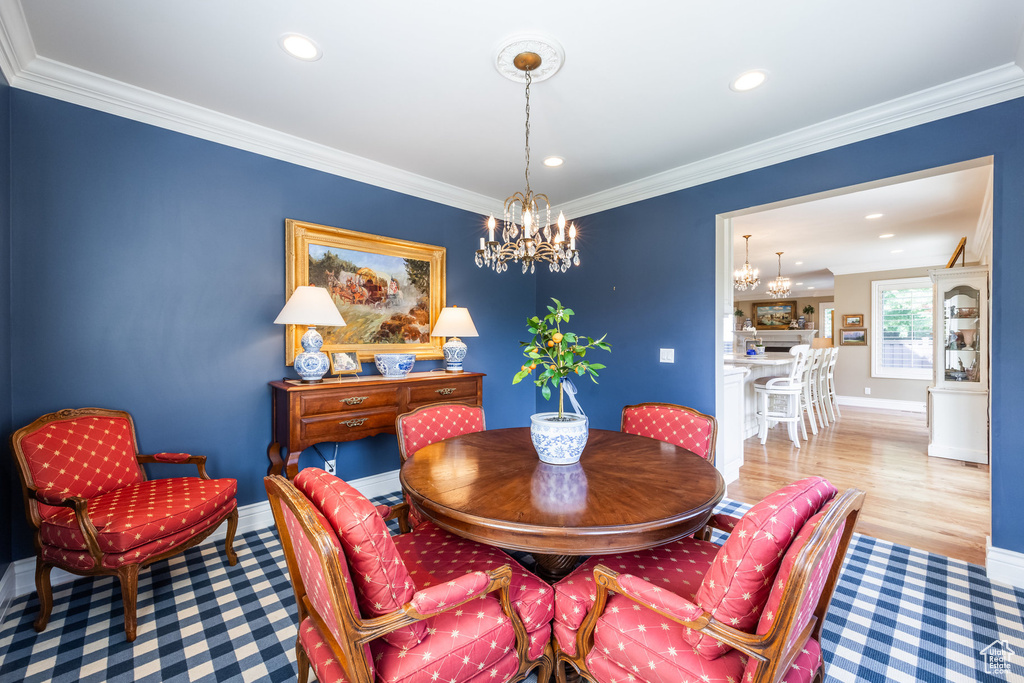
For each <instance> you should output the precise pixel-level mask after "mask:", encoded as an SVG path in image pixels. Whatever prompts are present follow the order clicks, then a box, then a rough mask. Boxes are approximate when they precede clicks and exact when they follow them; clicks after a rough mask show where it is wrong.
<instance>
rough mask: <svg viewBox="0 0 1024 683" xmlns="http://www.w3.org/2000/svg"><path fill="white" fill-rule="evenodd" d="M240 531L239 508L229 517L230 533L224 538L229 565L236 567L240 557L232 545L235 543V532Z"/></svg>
mask: <svg viewBox="0 0 1024 683" xmlns="http://www.w3.org/2000/svg"><path fill="white" fill-rule="evenodd" d="M237 529H238V508H237V507H236V508H235V509H234V510H232V511H231V514H230V515H229V516H228V533H227V535H226V536H225V537H224V554H225V555H227V556H228V564H229V565H231V566H232V567H234V566H235V565H236V564H238V555H236V554H235V549H234V548H233V547H232V545H233V544H234V542H235V530H237Z"/></svg>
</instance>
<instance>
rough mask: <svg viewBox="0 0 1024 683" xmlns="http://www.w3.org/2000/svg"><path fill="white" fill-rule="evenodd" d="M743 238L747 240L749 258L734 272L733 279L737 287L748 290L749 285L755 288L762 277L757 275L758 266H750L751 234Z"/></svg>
mask: <svg viewBox="0 0 1024 683" xmlns="http://www.w3.org/2000/svg"><path fill="white" fill-rule="evenodd" d="M743 239H745V240H746V241H747V258H746V260H745V261H744V262H743V267H742V268H740V269H739V270H737V271H736V272H735V273H733V274H732V281H733V284H734V285H736V289H739V290H746V289H747V287H749V288H750V289H754V287H757V283H759V282H760V281H761V278H759V277H758V276H757V268H751V267H750V235H744V236H743Z"/></svg>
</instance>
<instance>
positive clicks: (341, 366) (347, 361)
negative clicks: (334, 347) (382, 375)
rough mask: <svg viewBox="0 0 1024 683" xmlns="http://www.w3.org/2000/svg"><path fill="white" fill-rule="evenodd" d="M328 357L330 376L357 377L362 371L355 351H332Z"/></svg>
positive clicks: (361, 365)
mask: <svg viewBox="0 0 1024 683" xmlns="http://www.w3.org/2000/svg"><path fill="white" fill-rule="evenodd" d="M328 357H329V358H330V359H331V374H332V375H358V374H359V373H360V372H362V370H363V364H362V363H360V362H359V354H358V352H356V351H332V352H331V353H329V354H328Z"/></svg>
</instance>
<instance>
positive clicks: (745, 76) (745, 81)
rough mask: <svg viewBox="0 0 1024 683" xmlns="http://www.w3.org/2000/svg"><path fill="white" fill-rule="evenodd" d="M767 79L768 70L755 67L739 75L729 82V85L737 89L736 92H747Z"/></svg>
mask: <svg viewBox="0 0 1024 683" xmlns="http://www.w3.org/2000/svg"><path fill="white" fill-rule="evenodd" d="M767 79H768V72H767V71H763V70H762V69H754V70H753V71H748V72H746V73H742V74H740V75H739V76H737V77H736V80H734V81H733V82H732V83H730V84H729V87H730V88H732V89H733V90H735V91H736V92H745V91H747V90H753V89H754V88H756V87H757V86H759V85H761V84H762V83H764V82H765V80H767Z"/></svg>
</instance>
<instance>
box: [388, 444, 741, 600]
mask: <svg viewBox="0 0 1024 683" xmlns="http://www.w3.org/2000/svg"><path fill="white" fill-rule="evenodd" d="M400 476H401V482H402V487H403V489H404V490H405V491H406V492H407V493H408V494H409V496H410V499H411V500H412V503H413V505H414V506H415V507H416V508H417V509H418V510H419V511H420V512H421V513H422V515H423V516H424V517H425V518H427V519H429V520H430V521H432V522H433V523H434V524H436V525H437V526H439V527H441V528H442V529H446V530H447V531H450V532H451V533H453V534H456V535H458V536H462V537H464V538H468V539H471V540H474V541H478V542H480V543H486V544H488V545H493V546H497V547H500V548H506V549H510V550H519V551H523V552H528V553H530V554H532V555H533V557H534V559H535V560H536V562H537V574H538V575H539V576H541V578H543V579H544V580H546V581H550V582H554V581H557V580H558V579H559V578H561V577H563V576H565V575H566V574H568V573H569V572H570V571H572V568H573V567H574V566H575V565H576V564H577V562H578V560H579V558H580V557H581V556H588V555H606V554H611V553H618V552H622V551H629V550H638V549H642V548H651V547H654V546H657V545H661V544H663V543H668V542H670V541H674V540H676V539H679V538H682V537H684V536H687V535H689V534H692V533H693V532H695V531H698V530H700V529H701V528H702V527H703V526H704V525H705V523H706V522H707V520H708V518H709V517H710V516H711V512H712V510H713V509H714V507H715V505H716V504H717V503H718V501H720V500H721V499H722V496H724V495H725V482H724V480H723V479H722V476H721V475H720V474H719V473H718V470H716V469H715V467H714V466H713V465H711V464H710V463H708V462H707V461H706V460H704V458H702V457H700V456H699V455H696V454H694V453H691V452H690V451H688V450H686V449H684V448H680V447H678V446H675V445H673V444H670V443H665V442H664V441H658V440H657V439H651V438H647V437H643V436H635V435H632V434H625V433H622V432H612V431H606V430H603V429H591V430H590V435H589V438H588V441H587V447H586V449H584V451H583V455H582V456H581V457H580V461H579V462H578V463H576V464H574V465H548V464H546V463H543V462H541V461H540V460H539V459H538V457H537V452H536V451H535V450H534V448H533V443H532V441H531V440H530V430H529V428H528V427H522V428H513V429H493V430H488V431H483V432H474V433H471V434H464V435H462V436H457V437H454V438H451V439H445V440H444V441H438V442H436V443H433V444H431V445H429V446H426V447H424V448H421V449H420V450H418V451H416V453H415V455H413V456H412V457H410V458H409V459H408V460H406V461H405V464H404V465H402V470H401V475H400Z"/></svg>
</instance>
